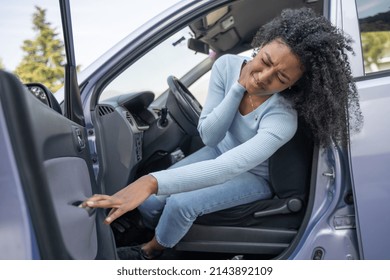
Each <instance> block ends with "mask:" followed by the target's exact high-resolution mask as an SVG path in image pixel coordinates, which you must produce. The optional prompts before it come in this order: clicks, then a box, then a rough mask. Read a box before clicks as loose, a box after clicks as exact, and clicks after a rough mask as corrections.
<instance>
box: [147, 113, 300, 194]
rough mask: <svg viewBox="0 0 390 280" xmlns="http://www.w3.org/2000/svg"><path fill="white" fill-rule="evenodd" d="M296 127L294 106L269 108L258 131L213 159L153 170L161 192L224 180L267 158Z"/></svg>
mask: <svg viewBox="0 0 390 280" xmlns="http://www.w3.org/2000/svg"><path fill="white" fill-rule="evenodd" d="M296 129H297V116H296V112H295V110H288V111H279V112H270V113H269V114H267V115H265V116H264V118H263V119H262V121H261V125H260V127H259V130H258V133H257V134H256V135H255V136H254V137H252V138H251V139H249V140H248V141H246V142H244V143H243V144H241V145H239V146H237V147H235V148H233V149H231V150H229V151H227V152H225V153H224V154H222V155H221V156H219V157H218V158H216V159H214V160H207V161H202V162H197V163H193V164H189V165H187V166H182V167H178V168H174V169H169V170H164V171H159V172H155V173H152V174H151V175H153V176H154V177H155V178H156V179H157V181H158V194H174V193H180V192H187V191H192V190H195V189H201V188H205V187H209V186H213V185H217V184H221V183H224V182H226V181H227V180H230V179H231V178H234V177H235V176H237V175H239V174H241V173H243V172H246V171H249V170H251V169H253V168H254V167H256V166H257V165H259V164H261V163H262V162H263V161H265V160H267V159H268V158H269V157H270V156H271V155H272V154H273V153H274V152H275V151H277V150H278V149H279V148H280V147H281V146H282V145H284V144H285V143H286V142H287V141H289V140H290V139H291V138H292V137H293V136H294V134H295V132H296Z"/></svg>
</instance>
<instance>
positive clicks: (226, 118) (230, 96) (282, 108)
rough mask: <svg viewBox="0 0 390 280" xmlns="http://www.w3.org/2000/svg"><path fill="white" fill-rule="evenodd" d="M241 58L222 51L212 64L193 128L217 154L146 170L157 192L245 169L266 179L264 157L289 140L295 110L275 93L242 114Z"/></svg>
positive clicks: (206, 184)
mask: <svg viewBox="0 0 390 280" xmlns="http://www.w3.org/2000/svg"><path fill="white" fill-rule="evenodd" d="M244 59H246V58H244V57H240V56H235V55H224V56H222V57H220V58H219V59H218V60H217V61H216V62H215V63H214V65H213V68H212V71H211V78H210V85H209V92H208V96H207V99H206V102H205V106H204V108H203V110H202V113H201V116H200V119H199V124H198V130H199V133H200V136H201V138H202V140H203V142H204V144H205V145H207V146H210V147H215V149H217V150H218V152H219V153H220V154H221V155H220V156H219V157H217V158H216V159H213V160H206V161H202V162H197V163H193V164H190V165H187V166H183V167H178V168H174V169H169V170H164V171H159V172H154V173H151V175H153V176H154V177H155V178H156V179H157V182H158V194H161V195H162V194H174V193H180V192H186V191H191V190H196V189H200V188H205V187H209V186H213V185H217V184H221V183H224V182H226V181H227V180H229V179H231V178H234V177H235V176H237V175H239V174H241V173H243V172H247V171H250V172H252V173H254V174H256V175H258V176H261V177H263V178H265V179H266V180H268V158H269V157H270V156H271V155H272V154H273V153H274V152H275V151H276V150H278V149H279V148H280V147H281V146H282V145H284V144H285V143H286V142H287V141H288V140H290V139H291V138H292V137H293V136H294V134H295V131H296V129H297V114H296V111H295V110H294V109H293V108H292V106H291V104H290V103H289V101H287V100H286V99H285V98H283V97H282V96H281V95H280V94H278V93H276V94H274V95H273V96H271V97H270V98H269V99H267V100H266V101H265V102H264V103H263V104H261V105H260V106H259V107H258V108H256V110H254V111H253V112H251V113H249V114H247V115H244V116H243V115H241V113H240V112H239V110H238V108H239V105H240V102H241V99H242V98H243V95H244V92H245V88H244V87H243V86H241V85H240V84H239V83H238V78H239V75H240V71H241V65H242V63H243V61H244Z"/></svg>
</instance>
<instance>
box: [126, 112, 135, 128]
mask: <svg viewBox="0 0 390 280" xmlns="http://www.w3.org/2000/svg"><path fill="white" fill-rule="evenodd" d="M126 119H127V120H128V121H129V123H130V124H131V125H134V123H133V119H132V118H131V115H130V113H129V112H127V111H126Z"/></svg>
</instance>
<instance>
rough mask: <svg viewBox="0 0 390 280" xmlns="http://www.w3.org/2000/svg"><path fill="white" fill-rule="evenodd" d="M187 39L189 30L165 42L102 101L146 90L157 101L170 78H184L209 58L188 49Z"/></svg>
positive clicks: (134, 66) (108, 90)
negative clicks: (171, 76)
mask: <svg viewBox="0 0 390 280" xmlns="http://www.w3.org/2000/svg"><path fill="white" fill-rule="evenodd" d="M188 38H191V31H190V29H189V28H188V27H186V28H184V29H182V30H180V31H179V32H177V33H175V34H174V35H172V36H171V37H169V38H168V39H166V40H165V41H164V42H162V43H161V44H159V45H158V46H157V47H155V48H154V49H153V50H151V51H150V52H148V53H147V54H145V55H144V56H143V57H141V58H140V59H139V60H137V61H136V62H135V63H134V64H132V65H131V66H130V67H129V68H127V69H126V70H125V71H124V72H122V73H121V74H120V75H119V76H118V77H116V78H115V79H114V80H113V81H112V82H111V83H110V84H109V85H108V86H107V87H106V88H105V89H104V91H103V92H102V94H101V96H100V99H101V100H104V99H107V98H110V97H113V96H118V95H121V94H126V93H132V92H139V91H143V90H149V91H152V92H153V93H154V94H155V96H156V97H158V96H159V95H160V94H162V93H163V92H164V91H165V90H166V89H167V88H168V84H167V77H168V76H170V75H174V76H176V77H177V78H181V77H182V76H183V75H184V74H185V73H187V72H188V71H189V70H190V69H192V68H193V67H195V66H196V65H197V64H198V63H200V62H201V61H203V60H204V59H206V58H207V55H206V54H203V53H195V52H194V51H193V50H190V49H188V47H187V40H188Z"/></svg>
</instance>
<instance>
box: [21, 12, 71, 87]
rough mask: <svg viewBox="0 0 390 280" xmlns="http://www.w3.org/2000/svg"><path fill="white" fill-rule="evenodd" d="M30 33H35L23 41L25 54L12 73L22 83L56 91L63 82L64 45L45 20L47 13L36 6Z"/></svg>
mask: <svg viewBox="0 0 390 280" xmlns="http://www.w3.org/2000/svg"><path fill="white" fill-rule="evenodd" d="M33 30H34V31H35V32H36V33H37V34H36V36H35V38H34V39H33V40H25V41H24V42H23V46H22V50H23V51H24V52H25V55H24V56H23V59H22V61H21V62H20V64H19V65H18V66H17V68H16V69H15V74H16V75H17V76H18V77H19V78H20V79H21V80H22V82H24V83H29V82H39V83H42V84H44V85H46V86H47V87H48V88H49V89H50V90H51V91H53V92H56V91H57V90H58V89H59V88H60V87H61V86H62V85H63V83H64V63H65V62H64V61H65V55H64V43H63V42H62V41H61V40H60V39H58V33H56V30H55V29H54V28H52V27H51V23H50V22H47V21H46V10H45V9H42V8H40V7H38V6H35V12H34V14H33Z"/></svg>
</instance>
